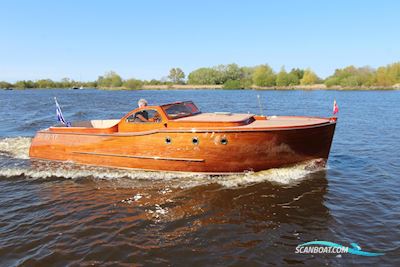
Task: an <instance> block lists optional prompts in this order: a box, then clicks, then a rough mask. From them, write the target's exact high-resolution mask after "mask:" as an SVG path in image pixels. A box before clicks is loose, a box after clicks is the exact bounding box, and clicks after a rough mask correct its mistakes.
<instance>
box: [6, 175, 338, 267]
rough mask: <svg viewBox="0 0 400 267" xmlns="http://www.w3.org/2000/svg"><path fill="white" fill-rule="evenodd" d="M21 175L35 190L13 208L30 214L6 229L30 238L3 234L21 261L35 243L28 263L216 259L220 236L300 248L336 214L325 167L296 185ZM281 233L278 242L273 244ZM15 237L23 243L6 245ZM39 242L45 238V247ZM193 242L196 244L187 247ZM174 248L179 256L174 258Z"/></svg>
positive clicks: (248, 244) (238, 243) (235, 242)
mask: <svg viewBox="0 0 400 267" xmlns="http://www.w3.org/2000/svg"><path fill="white" fill-rule="evenodd" d="M15 179H16V178H15V177H14V178H13V183H15V182H16V180H15ZM17 180H18V179H17ZM18 181H19V182H18V183H19V184H20V185H19V186H24V187H26V190H27V191H29V198H16V199H15V201H16V202H17V203H16V204H18V208H17V207H15V208H17V209H18V211H19V213H21V212H22V211H23V214H24V216H23V217H21V216H16V215H14V216H11V217H8V216H7V215H6V212H4V211H3V212H1V213H2V214H0V215H1V216H2V219H1V223H2V225H3V227H2V229H3V230H2V231H1V232H2V234H3V235H4V234H6V233H9V232H10V231H13V232H18V233H20V234H23V235H24V236H26V239H25V240H20V239H18V238H16V237H15V238H12V239H11V240H7V241H6V242H4V240H3V241H1V243H2V247H5V248H2V249H0V255H4V253H6V252H8V253H11V255H12V257H10V258H12V259H14V261H13V263H15V262H16V260H17V259H19V258H21V257H23V255H24V254H25V251H26V250H27V249H30V250H31V253H36V254H37V257H36V256H35V257H28V258H29V260H28V261H26V262H25V263H26V264H28V265H29V264H33V263H35V262H41V263H46V262H47V263H49V262H52V263H54V264H55V263H57V264H61V265H62V264H66V263H67V262H68V260H67V259H65V258H63V257H62V256H63V255H64V256H65V255H66V254H68V255H70V256H71V255H73V256H72V257H73V258H75V259H76V260H77V262H79V263H83V264H92V263H94V262H93V261H91V258H93V259H94V258H95V259H96V262H102V261H110V260H112V259H114V260H118V261H122V262H124V261H126V262H132V261H139V262H148V263H151V262H153V261H155V262H157V259H153V258H152V257H151V253H154V251H162V250H168V251H169V252H168V253H171V258H169V257H168V256H167V255H166V257H167V258H169V260H170V261H171V262H176V263H179V262H185V260H190V259H191V258H192V257H197V256H198V257H199V260H200V259H202V258H203V255H204V253H211V254H210V256H209V257H210V258H213V255H212V252H213V250H214V249H217V248H218V246H219V245H218V244H220V242H222V241H223V243H224V247H223V248H222V250H223V251H225V250H226V251H230V250H236V249H237V248H240V250H243V251H247V253H250V255H249V256H251V254H252V253H251V250H252V248H253V247H259V246H265V248H266V249H267V247H269V246H270V245H271V244H270V242H272V244H274V246H277V247H285V251H286V252H287V248H288V247H293V250H294V247H295V246H296V245H297V244H298V243H299V240H300V239H301V238H302V235H304V234H305V233H306V231H307V229H308V228H312V229H313V230H314V231H315V230H317V231H321V232H324V231H326V225H327V222H328V221H329V220H330V219H331V218H330V215H329V210H328V209H327V208H326V206H325V205H324V194H325V193H326V190H327V180H326V172H325V171H319V172H316V173H312V174H310V175H309V176H308V177H305V180H304V181H303V182H301V183H299V184H297V185H288V186H279V185H276V184H271V183H270V182H263V183H257V184H253V185H249V186H246V187H237V188H226V187H223V186H221V185H220V184H216V183H211V184H205V185H202V186H196V187H192V188H180V187H173V186H170V185H169V183H168V181H158V182H154V183H149V182H148V181H146V180H145V181H142V182H143V183H142V184H141V185H140V186H138V183H139V184H140V183H141V181H136V180H132V179H128V178H121V179H116V180H103V179H100V180H99V179H87V178H81V179H76V180H60V179H53V180H52V179H50V180H48V181H47V182H46V183H41V182H39V181H38V180H35V182H33V183H32V182H27V181H26V180H24V179H21V180H18ZM1 182H2V183H3V184H4V183H11V181H10V180H2V181H1ZM16 189H17V188H15V190H16ZM26 193H27V194H28V192H26ZM24 206H26V208H24ZM15 211H16V210H13V212H11V213H14V214H15ZM7 213H10V210H9V211H8V212H7ZM4 216H5V217H4ZM316 219H317V220H318V224H316V223H315V220H316ZM11 222H12V223H11ZM287 225H291V227H289V228H287V227H286V226H287ZM44 230H45V232H46V233H47V234H46V235H43V231H44ZM231 231H234V233H235V235H233V236H232V234H231ZM263 233H264V234H265V236H263V235H264V234H263ZM276 239H279V240H280V241H279V242H277V243H275V242H276ZM282 242H283V243H282ZM10 243H12V244H13V247H14V248H15V247H18V248H19V249H14V250H12V251H7V250H6V248H7V244H8V245H9V244H10ZM37 244H47V245H46V247H45V249H43V248H42V246H36V245H37ZM111 244H112V245H111ZM188 244H190V246H191V248H190V249H191V251H190V252H189V253H186V252H187V247H186V246H187V245H188ZM4 245H5V246H4ZM183 252H185V253H183ZM195 252H196V253H195ZM180 253H182V254H180ZM197 253H199V254H197ZM282 253H284V252H283V251H282ZM36 254H35V255H36ZM176 254H178V255H180V257H179V259H178V258H177V259H175V257H176V256H173V257H172V255H176ZM8 255H9V256H10V254H8ZM196 255H197V256H196ZM110 257H111V258H110ZM252 257H256V258H257V255H252ZM33 258H35V259H36V260H33ZM80 258H82V259H80ZM37 259H40V261H37ZM216 259H218V257H217V258H216ZM80 260H82V261H80ZM237 260H238V259H232V262H237ZM260 260H261V259H260ZM299 260H301V257H299ZM239 262H240V261H239ZM10 263H11V261H10ZM159 263H161V262H159Z"/></svg>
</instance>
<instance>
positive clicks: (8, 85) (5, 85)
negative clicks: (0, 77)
mask: <svg viewBox="0 0 400 267" xmlns="http://www.w3.org/2000/svg"><path fill="white" fill-rule="evenodd" d="M11 87H13V85H12V84H11V83H9V82H5V81H0V88H11Z"/></svg>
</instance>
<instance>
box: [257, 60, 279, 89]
mask: <svg viewBox="0 0 400 267" xmlns="http://www.w3.org/2000/svg"><path fill="white" fill-rule="evenodd" d="M275 81H276V75H275V73H274V71H273V70H272V68H271V67H270V66H268V65H260V66H258V67H256V68H255V70H254V72H253V83H254V84H255V85H257V86H274V85H275V84H276V82H275Z"/></svg>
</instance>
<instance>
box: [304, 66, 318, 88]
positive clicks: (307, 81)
mask: <svg viewBox="0 0 400 267" xmlns="http://www.w3.org/2000/svg"><path fill="white" fill-rule="evenodd" d="M318 80H319V78H318V76H317V74H315V73H314V72H313V71H312V70H311V69H306V70H305V71H304V75H303V78H302V79H301V80H300V84H301V85H311V84H315V83H316V82H317V81H318Z"/></svg>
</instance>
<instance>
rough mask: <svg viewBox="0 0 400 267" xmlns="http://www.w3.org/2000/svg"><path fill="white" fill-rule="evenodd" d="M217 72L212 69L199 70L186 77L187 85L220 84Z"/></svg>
mask: <svg viewBox="0 0 400 267" xmlns="http://www.w3.org/2000/svg"><path fill="white" fill-rule="evenodd" d="M219 76H220V75H219V72H218V71H217V70H215V69H213V68H200V69H197V70H194V71H192V72H191V73H190V74H189V76H188V83H189V84H220V77H219Z"/></svg>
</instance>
